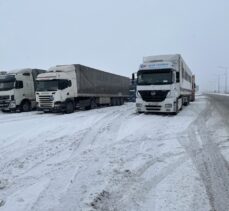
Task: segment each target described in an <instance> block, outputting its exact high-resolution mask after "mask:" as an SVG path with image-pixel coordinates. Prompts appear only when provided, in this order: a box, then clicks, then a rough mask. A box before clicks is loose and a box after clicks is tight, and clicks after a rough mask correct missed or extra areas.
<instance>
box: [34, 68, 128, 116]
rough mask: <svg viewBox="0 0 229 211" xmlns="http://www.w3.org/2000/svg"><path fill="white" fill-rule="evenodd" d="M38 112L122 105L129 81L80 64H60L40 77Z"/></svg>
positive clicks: (37, 94) (37, 90)
mask: <svg viewBox="0 0 229 211" xmlns="http://www.w3.org/2000/svg"><path fill="white" fill-rule="evenodd" d="M36 82H37V89H36V101H37V103H38V110H41V111H44V112H49V111H50V112H53V111H54V112H55V111H61V112H66V113H72V112H74V110H75V109H76V108H77V109H85V110H88V109H91V108H96V107H98V106H101V105H122V104H123V103H124V101H125V100H126V99H127V98H128V94H129V84H130V79H129V78H127V77H124V76H120V75H116V74H112V73H109V72H105V71H101V70H98V69H95V68H91V67H87V66H84V65H81V64H72V65H57V66H54V67H51V68H50V69H49V71H48V72H47V73H44V74H40V75H39V76H38V77H37V80H36Z"/></svg>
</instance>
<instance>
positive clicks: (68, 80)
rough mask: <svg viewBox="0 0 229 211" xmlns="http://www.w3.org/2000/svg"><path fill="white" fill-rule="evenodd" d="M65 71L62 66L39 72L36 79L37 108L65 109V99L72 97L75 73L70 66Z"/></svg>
mask: <svg viewBox="0 0 229 211" xmlns="http://www.w3.org/2000/svg"><path fill="white" fill-rule="evenodd" d="M66 68H69V70H67V71H62V69H63V67H62V66H61V65H60V66H56V67H53V68H50V70H49V72H47V73H44V74H40V75H39V76H38V77H37V80H36V85H37V88H36V101H37V104H38V105H37V106H38V110H41V111H59V110H60V111H62V110H64V109H66V100H67V99H69V100H70V99H72V100H73V99H74V95H75V90H76V89H77V87H76V75H75V72H74V69H73V67H72V66H67V67H65V69H66Z"/></svg>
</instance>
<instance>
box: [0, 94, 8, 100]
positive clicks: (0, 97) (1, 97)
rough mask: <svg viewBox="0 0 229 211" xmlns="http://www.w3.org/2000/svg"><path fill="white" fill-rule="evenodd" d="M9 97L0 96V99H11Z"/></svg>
mask: <svg viewBox="0 0 229 211" xmlns="http://www.w3.org/2000/svg"><path fill="white" fill-rule="evenodd" d="M9 99H10V96H9V95H3V96H0V100H9Z"/></svg>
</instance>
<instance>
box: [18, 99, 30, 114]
mask: <svg viewBox="0 0 229 211" xmlns="http://www.w3.org/2000/svg"><path fill="white" fill-rule="evenodd" d="M30 110H31V104H30V102H29V101H28V100H25V101H23V102H22V104H21V108H20V111H21V112H28V111H30Z"/></svg>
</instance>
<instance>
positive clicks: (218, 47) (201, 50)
mask: <svg viewBox="0 0 229 211" xmlns="http://www.w3.org/2000/svg"><path fill="white" fill-rule="evenodd" d="M0 38H1V39H0V69H1V70H11V69H15V68H16V69H18V68H24V67H37V68H45V69H47V68H49V67H50V66H53V65H57V64H72V63H74V64H76V63H80V64H84V65H87V66H91V67H94V68H99V69H102V70H105V71H109V72H113V73H117V74H121V75H125V76H130V75H131V73H132V72H136V71H137V69H138V67H139V64H140V63H141V62H142V57H143V56H150V55H158V54H174V53H180V54H181V55H182V56H183V58H184V60H185V61H186V63H187V64H188V65H189V67H190V68H191V70H192V72H193V73H194V74H196V77H197V83H198V84H199V85H200V88H201V89H202V90H204V89H207V88H211V89H213V88H216V87H217V77H218V74H220V76H221V85H222V89H223V85H224V78H225V76H224V74H223V73H224V70H223V69H222V68H221V69H220V68H219V66H224V67H225V66H226V67H229V1H228V0H81V1H80V0H0ZM228 74H229V72H228Z"/></svg>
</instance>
